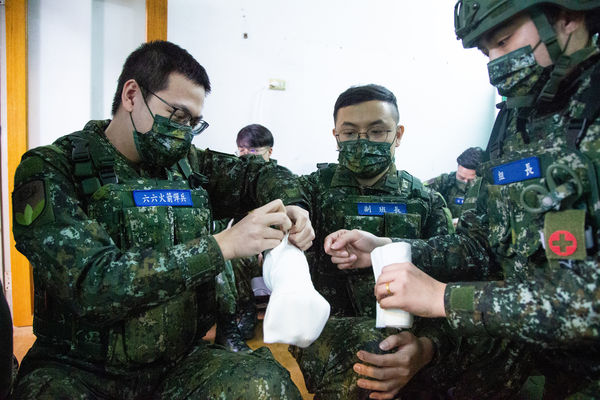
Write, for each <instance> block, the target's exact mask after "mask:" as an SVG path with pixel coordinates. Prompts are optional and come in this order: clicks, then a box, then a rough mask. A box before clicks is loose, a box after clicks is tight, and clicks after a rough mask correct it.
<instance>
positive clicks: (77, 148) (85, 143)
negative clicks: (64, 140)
mask: <svg viewBox="0 0 600 400" xmlns="http://www.w3.org/2000/svg"><path fill="white" fill-rule="evenodd" d="M68 139H69V141H70V142H71V144H72V146H73V150H72V151H71V161H72V162H73V175H74V176H75V178H77V180H79V182H80V185H81V190H82V191H83V194H84V195H85V196H86V197H89V196H90V195H92V194H93V193H94V192H95V191H96V190H98V189H100V187H101V186H103V185H106V184H109V183H117V182H118V178H117V175H116V174H115V168H114V163H115V160H114V158H113V157H112V156H110V155H108V154H104V153H103V152H101V151H94V149H90V141H89V140H88V139H87V138H86V137H85V136H84V134H83V133H82V132H77V133H74V134H71V135H69V136H68ZM92 146H93V145H92Z"/></svg>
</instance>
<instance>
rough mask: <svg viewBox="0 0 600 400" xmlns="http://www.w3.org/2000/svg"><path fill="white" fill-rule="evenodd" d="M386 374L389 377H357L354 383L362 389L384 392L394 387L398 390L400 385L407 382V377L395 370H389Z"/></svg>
mask: <svg viewBox="0 0 600 400" xmlns="http://www.w3.org/2000/svg"><path fill="white" fill-rule="evenodd" d="M388 375H389V376H390V378H388V379H366V378H359V379H358V380H357V382H356V383H357V384H358V386H360V387H361V388H363V389H369V390H377V391H379V392H384V391H389V390H394V389H396V390H400V389H401V388H402V386H404V385H406V383H407V382H408V377H406V376H402V375H400V374H398V373H397V372H391V373H389V374H388ZM359 382H360V383H359Z"/></svg>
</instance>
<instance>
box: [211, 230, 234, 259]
mask: <svg viewBox="0 0 600 400" xmlns="http://www.w3.org/2000/svg"><path fill="white" fill-rule="evenodd" d="M227 234H228V233H227V231H226V230H225V231H222V232H219V233H217V234H215V235H213V238H214V239H215V241H216V242H217V244H218V245H219V249H220V250H221V254H222V255H223V259H224V260H225V261H227V260H231V259H232V258H235V252H234V248H233V247H232V246H229V241H228V240H227Z"/></svg>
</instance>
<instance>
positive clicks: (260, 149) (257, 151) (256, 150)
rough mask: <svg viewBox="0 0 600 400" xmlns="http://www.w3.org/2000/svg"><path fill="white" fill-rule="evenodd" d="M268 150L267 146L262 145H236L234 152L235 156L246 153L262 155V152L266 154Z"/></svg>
mask: <svg viewBox="0 0 600 400" xmlns="http://www.w3.org/2000/svg"><path fill="white" fill-rule="evenodd" d="M268 151H269V146H263V147H245V146H238V149H237V151H236V152H235V155H236V156H238V157H239V156H244V155H246V154H252V155H254V156H262V155H264V154H266V153H267V152H268Z"/></svg>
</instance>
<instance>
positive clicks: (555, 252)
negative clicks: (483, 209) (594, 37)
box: [478, 65, 600, 279]
mask: <svg viewBox="0 0 600 400" xmlns="http://www.w3.org/2000/svg"><path fill="white" fill-rule="evenodd" d="M590 79H591V80H592V82H593V83H592V84H590V85H589V87H588V88H587V89H586V90H585V91H583V92H582V93H581V94H580V95H579V97H578V98H575V99H574V102H577V104H580V105H583V106H584V107H585V108H584V110H583V111H582V112H581V115H580V116H579V117H577V118H575V117H572V116H570V115H563V117H564V119H565V120H564V121H561V124H560V125H559V124H558V122H555V124H554V126H556V127H557V128H556V129H560V130H561V131H562V132H563V135H564V136H563V137H564V138H565V140H557V139H556V137H560V136H556V135H555V136H554V139H550V140H544V139H542V140H541V141H534V143H529V140H528V138H527V137H526V136H525V137H523V139H524V142H525V143H526V144H525V145H524V146H522V148H521V149H519V151H518V152H513V153H512V154H510V155H504V154H503V151H502V147H503V143H504V140H505V139H506V132H507V130H508V124H509V121H510V119H509V114H510V113H509V111H508V110H506V109H503V111H502V112H501V114H500V115H499V117H498V119H497V121H496V124H495V126H494V130H493V133H492V136H491V138H490V143H489V144H488V148H487V152H488V154H489V155H490V157H491V160H490V161H487V162H486V163H484V164H482V165H481V166H480V168H479V173H478V175H482V176H483V179H484V180H485V181H486V182H487V183H488V186H487V190H488V202H489V204H488V210H489V217H490V220H489V224H490V233H491V234H490V244H491V246H492V248H493V249H495V251H496V253H497V254H498V255H499V256H500V260H501V261H502V262H503V263H504V265H503V269H504V271H505V274H507V277H506V278H507V279H510V277H511V275H512V274H516V275H521V276H523V275H522V274H523V273H525V274H531V273H533V270H534V269H535V268H540V267H541V266H549V267H550V268H559V263H561V262H562V263H563V265H571V264H570V260H584V259H589V257H591V256H592V255H593V254H595V252H596V251H597V245H598V227H599V224H600V210H599V209H598V206H597V205H598V204H599V202H600V196H599V191H600V189H599V186H600V182H599V181H598V172H599V171H600V164H599V160H598V157H593V159H591V158H590V157H589V156H586V155H585V154H583V153H582V152H581V151H580V150H579V146H580V144H581V142H582V140H583V139H584V137H585V135H586V133H587V129H588V127H589V125H590V124H591V123H592V122H593V121H594V120H595V119H596V118H598V116H599V114H600V96H598V93H597V88H598V86H599V85H600V67H598V65H596V66H595V70H594V71H593V72H592V74H591V76H590ZM595 90H596V92H595ZM572 103H573V101H572ZM517 123H519V121H517ZM526 128H528V129H530V131H531V130H535V128H536V122H535V121H529V122H528V124H527V125H523V123H522V122H521V126H520V127H519V131H520V132H525V131H524V130H525V129H526ZM524 135H526V133H525V134H524ZM588 254H589V256H588ZM565 263H566V264H565ZM515 266H519V267H518V268H514V267H515ZM524 269H527V271H524Z"/></svg>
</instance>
